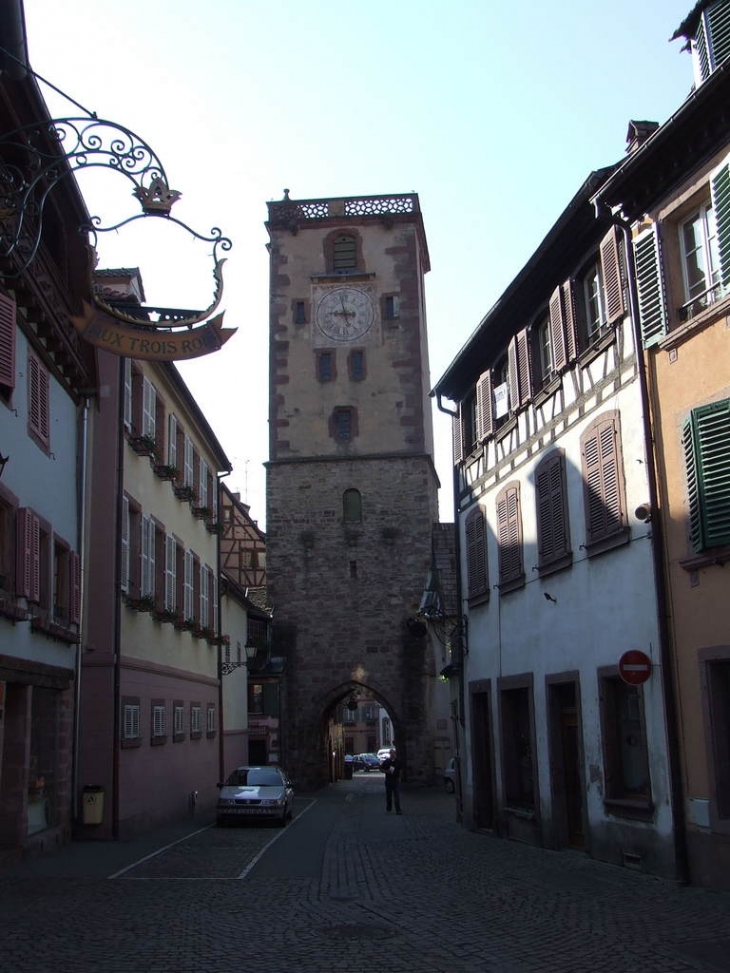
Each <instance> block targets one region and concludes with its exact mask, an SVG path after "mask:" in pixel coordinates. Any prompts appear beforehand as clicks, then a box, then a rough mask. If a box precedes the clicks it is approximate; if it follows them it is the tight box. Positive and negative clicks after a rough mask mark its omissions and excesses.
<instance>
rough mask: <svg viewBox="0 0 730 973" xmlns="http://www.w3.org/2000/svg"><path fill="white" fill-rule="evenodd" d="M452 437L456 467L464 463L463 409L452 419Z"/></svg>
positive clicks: (458, 410)
mask: <svg viewBox="0 0 730 973" xmlns="http://www.w3.org/2000/svg"><path fill="white" fill-rule="evenodd" d="M451 437H452V442H453V447H454V466H457V465H458V464H459V463H462V462H463V461H464V436H463V433H462V429H461V409H459V408H458V407H457V413H456V415H455V416H452V419H451Z"/></svg>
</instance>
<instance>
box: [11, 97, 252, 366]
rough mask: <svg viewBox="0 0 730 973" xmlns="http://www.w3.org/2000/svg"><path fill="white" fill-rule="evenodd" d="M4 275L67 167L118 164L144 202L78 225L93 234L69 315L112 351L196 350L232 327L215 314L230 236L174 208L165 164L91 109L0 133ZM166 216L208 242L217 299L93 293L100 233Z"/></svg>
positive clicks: (17, 262)
mask: <svg viewBox="0 0 730 973" xmlns="http://www.w3.org/2000/svg"><path fill="white" fill-rule="evenodd" d="M0 157H1V158H2V164H1V165H0V258H5V264H4V266H5V268H10V269H6V270H4V271H3V273H2V274H0V276H2V277H4V278H5V279H6V280H12V279H13V278H17V277H19V276H21V275H22V274H24V273H26V272H27V270H28V268H29V267H30V265H31V264H32V262H33V260H34V259H35V257H36V255H37V253H38V248H39V246H40V244H41V239H42V236H43V216H44V209H45V206H46V203H47V201H48V197H49V195H50V193H51V192H52V191H53V189H54V188H55V187H56V186H57V185H58V183H59V182H60V181H61V180H62V179H64V178H65V177H67V176H68V175H69V174H70V173H73V172H77V171H80V170H85V169H91V168H95V167H96V168H103V169H106V170H107V171H110V170H111V171H114V172H118V173H119V174H120V175H122V176H125V177H126V178H127V179H128V180H129V181H130V182H131V183H132V184H133V187H134V188H133V192H132V195H133V196H134V197H135V198H136V199H137V200H138V201H139V203H140V205H141V208H142V212H141V213H135V214H134V215H132V216H129V217H127V218H126V219H123V220H121V221H120V222H118V223H115V224H114V225H110V226H103V225H102V222H101V220H100V219H99V218H98V217H93V218H92V220H91V223H90V224H87V225H82V226H80V227H79V231H80V232H82V233H86V234H87V235H88V238H89V298H90V299H89V300H88V301H84V302H83V309H82V313H81V314H80V315H77V316H74V317H72V318H71V320H72V322H73V324H74V326H75V327H76V328H77V330H78V331H79V332H80V333H81V334H82V335H83V337H84V338H85V339H86V340H87V341H89V342H91V343H92V344H94V345H98V346H99V347H101V348H104V349H105V350H106V351H110V352H112V353H113V354H117V355H124V356H126V357H130V358H144V359H150V360H164V361H171V360H181V359H186V358H196V357H199V356H201V355H207V354H209V353H210V352H212V351H217V350H218V349H219V348H220V347H221V346H222V345H223V344H224V343H225V342H226V341H227V340H228V339H229V338H230V337H231V336H232V335H233V334H234V333H235V331H236V329H235V328H224V327H223V312H222V311H221V312H219V313H218V314H216V313H215V312H216V311H217V310H218V307H219V305H220V301H221V297H222V294H223V276H222V270H223V264H224V263H225V260H224V259H223V258H222V257H221V254H222V253H224V252H226V251H228V250H230V249H231V246H232V243H231V241H230V239H228V237H224V236H223V234H222V232H221V230H220V229H218V227H213V228H212V229H211V231H210V234H209V235H208V236H204V235H202V234H200V233H197V232H196V231H195V230H193V229H191V227H189V226H187V225H186V224H185V223H183V222H182V221H181V220H178V219H176V218H175V217H174V216H172V215H171V210H172V207H173V205H174V204H175V203H176V202H177V200H178V199H179V198H180V196H181V193H179V192H178V191H177V190H174V189H171V188H170V184H169V181H168V179H167V175H166V173H165V169H164V167H163V165H162V163H161V162H160V160H159V159H158V158H157V156H156V155H155V153H154V152H153V151H152V149H151V148H150V147H149V145H147V143H146V142H144V141H143V140H142V139H141V138H139V136H137V135H136V134H135V133H134V132H132V131H130V130H129V129H127V128H124V127H123V126H122V125H118V124H116V123H115V122H110V121H105V120H103V119H99V118H96V117H95V116H92V117H87V118H81V117H80V118H60V119H52V120H50V121H45V122H40V123H35V124H32V125H26V126H23V127H21V128H18V129H16V130H15V131H13V132H9V133H7V134H6V135H4V136H2V137H1V138H0ZM150 217H152V218H155V219H160V218H162V219H164V220H166V221H167V222H169V223H173V224H175V225H177V226H179V227H181V228H182V229H183V230H185V231H186V232H187V233H188V234H190V235H191V236H192V237H194V238H195V239H196V240H201V241H203V242H206V243H211V244H212V254H211V257H212V261H213V283H214V289H213V300H212V302H211V304H210V305H209V306H208V307H207V308H206V309H205V310H204V311H187V310H178V309H171V308H159V307H149V306H145V305H121V304H118V303H117V302H114V303H109V302H106V301H104V300H103V299H102V298H101V297H100V295H98V294H97V293H95V290H94V287H93V283H92V274H93V268H94V265H95V261H96V244H97V241H98V238H99V234H101V233H110V232H113V231H117V230H120V229H121V228H122V227H124V226H127V225H129V224H131V223H133V222H135V221H137V220H141V219H146V218H150Z"/></svg>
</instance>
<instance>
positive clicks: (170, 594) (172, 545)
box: [163, 534, 178, 612]
mask: <svg viewBox="0 0 730 973" xmlns="http://www.w3.org/2000/svg"><path fill="white" fill-rule="evenodd" d="M177 565H178V544H177V541H176V540H175V538H174V537H173V535H172V534H166V535H165V587H164V592H165V598H164V603H163V607H164V608H165V610H166V611H170V612H174V611H175V610H176V609H177V590H178V586H177Z"/></svg>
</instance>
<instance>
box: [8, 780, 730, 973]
mask: <svg viewBox="0 0 730 973" xmlns="http://www.w3.org/2000/svg"><path fill="white" fill-rule="evenodd" d="M403 805H404V814H403V816H401V817H397V816H395V815H389V814H386V813H385V809H384V801H383V792H382V778H377V777H375V775H357V776H356V777H355V778H354V779H353V781H352V782H343V783H340V784H337V785H335V786H332V787H330V788H328V789H327V790H326V791H323V792H319V793H317V794H315V795H311V796H300V797H299V798H298V799H297V802H296V808H295V819H294V821H293V822H292V824H291V825H289V826H288V827H287V828H286V829H284V830H278V829H276V828H258V827H250V826H249V827H240V828H215V827H208V826H207V824H208V823H207V822H204V821H203V822H190V823H189V824H188V825H187V826H186V827H184V828H183V827H179V828H171V829H167V830H166V831H164V832H160V833H158V834H156V835H153V836H149V837H147V838H145V839H143V840H138V841H134V842H128V843H123V844H120V843H115V844H111V843H110V844H106V843H104V844H101V843H84V844H76V845H74V846H72V847H70V848H68V849H64V850H63V851H61V852H60V853H58V854H56V855H54V856H52V857H48V858H44V859H36V860H33V861H26V862H21V863H18V864H16V865H6V866H5V867H4V868H3V870H2V873H1V874H2V883H1V888H0V908H1V910H2V930H3V935H2V952H3V964H2V965H3V969H5V970H8V971H12V973H40V971H43V973H87V971H88V973H91V971H95V973H112V971H113V973H116V971H119V973H122V971H124V973H143V971H148V970H151V971H156V973H181V971H194V973H202V971H206V973H228V971H234V970H235V971H242V970H246V971H248V970H255V971H257V973H280V971H289V970H292V971H297V973H314V971H317V973H329V971H331V970H335V969H339V970H349V971H354V973H360V971H363V973H364V971H379V970H388V971H391V973H420V971H422V973H426V971H439V973H447V971H448V973H475V971H484V973H528V971H545V973H549V971H556V973H569V971H576V973H630V971H631V973H633V971H636V970H642V971H643V973H690V971H698V970H699V971H705V973H718V971H727V970H728V969H730V962H728V956H730V895H728V894H725V893H717V892H710V891H707V890H702V889H696V888H678V887H676V886H675V885H673V884H671V883H668V882H666V881H663V880H660V879H655V878H653V877H650V876H646V875H643V874H640V873H638V872H634V871H630V870H627V869H620V868H616V867H613V866H610V865H604V864H601V863H598V862H594V861H592V860H591V859H589V858H586V857H584V856H582V855H579V854H576V853H571V852H562V853H555V852H550V851H545V850H543V849H538V848H533V847H530V846H527V845H520V844H517V843H514V842H508V841H502V840H499V839H495V838H491V837H488V836H484V835H479V834H473V833H470V832H468V831H465V830H464V829H463V828H461V827H460V826H459V825H458V824H457V823H456V821H455V810H454V798H453V797H451V796H449V795H446V794H443V793H438V792H435V791H408V790H406V791H405V793H404V797H403Z"/></svg>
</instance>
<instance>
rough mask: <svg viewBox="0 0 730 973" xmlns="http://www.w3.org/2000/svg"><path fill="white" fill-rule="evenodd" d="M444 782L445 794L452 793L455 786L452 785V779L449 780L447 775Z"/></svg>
mask: <svg viewBox="0 0 730 973" xmlns="http://www.w3.org/2000/svg"><path fill="white" fill-rule="evenodd" d="M444 783H445V784H446V793H447V794H453V793H454V791H455V790H456V788H455V787H454V782H453V780H451V779H450V778H449V777H447V778H446V780H445V781H444Z"/></svg>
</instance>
